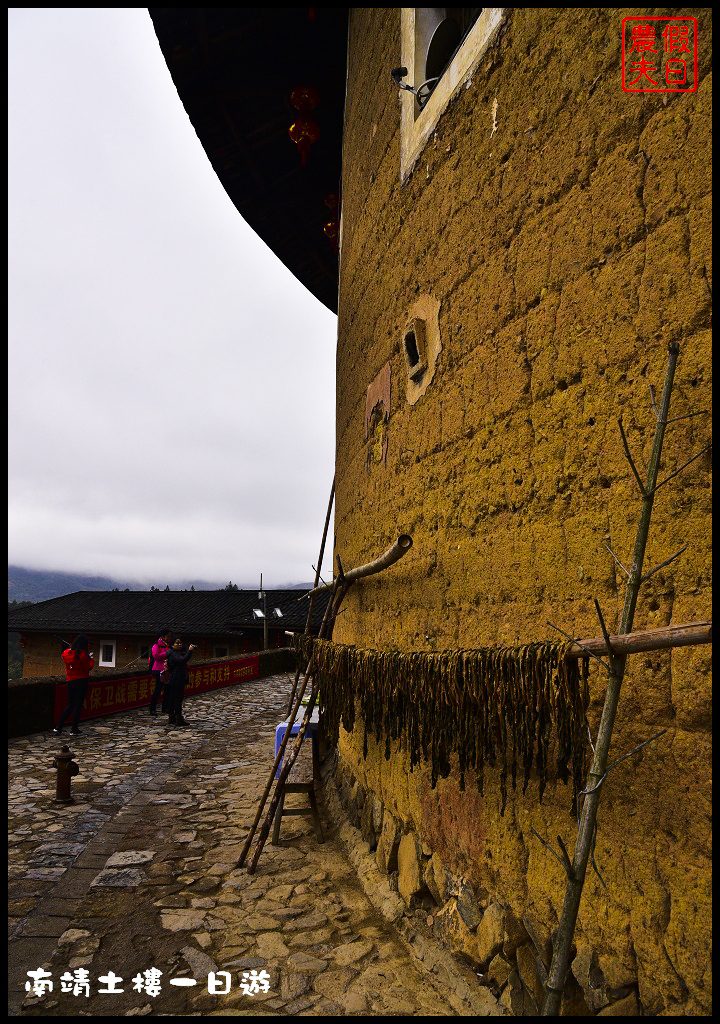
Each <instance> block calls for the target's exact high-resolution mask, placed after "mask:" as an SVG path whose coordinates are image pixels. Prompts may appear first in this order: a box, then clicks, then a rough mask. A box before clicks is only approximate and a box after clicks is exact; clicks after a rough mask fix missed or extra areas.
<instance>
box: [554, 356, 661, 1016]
mask: <svg viewBox="0 0 720 1024" xmlns="http://www.w3.org/2000/svg"><path fill="white" fill-rule="evenodd" d="M679 354H680V346H679V345H677V344H676V343H675V342H671V343H670V345H669V346H668V364H667V370H666V374H665V383H664V386H663V393H662V398H661V401H660V408H659V410H658V412H657V413H656V425H655V437H654V439H653V446H652V452H651V455H650V462H649V465H648V469H647V476H646V483H645V484H643V483H642V480H641V478H640V475H639V473H638V471H637V469H636V467H635V463H634V461H633V458H632V455H631V453H630V449H629V447H628V444H627V439H626V437H625V432H624V430H623V428H622V421H620V433H621V437H622V441H623V446H624V448H625V454H626V456H627V459H628V461H629V463H630V466H631V469H632V470H633V475H634V476H635V478H636V481H637V483H638V485H639V487H640V491H641V494H642V508H641V511H640V519H639V522H638V528H637V533H636V537H635V547H634V551H633V560H632V566H631V568H630V570H629V571H628V573H627V575H628V581H627V587H626V590H625V603H624V607H623V612H622V616H621V620H620V629H619V635H620V636H626V635H627V634H629V633H631V632H632V625H633V618H634V615H635V608H636V605H637V599H638V593H639V590H640V586H641V584H642V582H643V561H644V559H645V548H646V545H647V538H648V532H649V530H650V520H651V517H652V509H653V503H654V500H655V492H656V491H657V488H658V482H657V480H658V473H659V469H660V458H661V455H662V448H663V440H664V438H665V428H666V426H667V420H668V411H669V409H670V396H671V393H672V386H673V379H674V376H675V367H676V365H677V360H678V356H679ZM668 479H669V478H668ZM596 607H597V608H598V611H599V606H596ZM600 625H601V628H602V630H603V633H604V634H605V650H606V652H607V654H608V666H607V669H608V685H607V690H606V691H605V703H604V706H603V710H602V716H601V719H600V725H599V727H598V733H597V738H596V741H595V748H594V753H593V761H592V765H591V768H590V772H589V775H588V780H587V783H586V786H585V790H584V794H583V795H584V796H585V799H584V802H583V806H582V810H581V812H580V820H579V824H578V836H577V841H576V844H575V851H574V855H573V859H572V863H570V861H569V858H566V859H565V872H566V875H567V885H566V888H565V898H564V901H563V907H562V912H561V914H560V921H559V924H558V928H557V932H556V936H555V941H554V943H553V955H552V962H551V964H550V970H549V972H548V978H547V983H546V987H545V991H546V996H545V1002H544V1004H543V1008H542V1015H543V1016H544V1017H556V1016H557V1015H558V1014H559V1013H560V1007H561V1002H562V995H563V990H564V988H565V980H566V978H567V974H568V970H569V968H570V957H571V950H572V945H573V936H574V934H575V926H576V923H577V916H578V911H579V909H580V900H581V898H582V892H583V886H584V884H585V875H586V872H587V866H588V862H589V860H590V858H591V856H592V851H593V846H594V840H595V832H596V828H597V812H598V805H599V803H600V797H601V794H602V783H603V781H604V779H605V776H606V775H607V771H608V753H609V750H610V743H611V740H612V733H613V726H614V724H615V716H616V714H617V709H618V703H619V700H620V688H621V686H622V681H623V677H624V675H625V662H626V658H627V654H626V653H619V652H616V651H615V649H614V647H613V645H612V640H611V639H610V638H609V637H608V636H607V630H606V629H605V624H604V621H603V619H602V614H601V613H600ZM608 641H609V642H608Z"/></svg>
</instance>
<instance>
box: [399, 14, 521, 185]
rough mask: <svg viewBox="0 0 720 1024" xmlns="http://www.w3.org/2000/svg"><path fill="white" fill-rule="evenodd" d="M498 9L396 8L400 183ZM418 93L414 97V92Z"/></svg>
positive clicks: (493, 27) (478, 53) (471, 64)
mask: <svg viewBox="0 0 720 1024" xmlns="http://www.w3.org/2000/svg"><path fill="white" fill-rule="evenodd" d="M503 10H504V9H503V8H502V7H476V8H458V7H401V8H400V18H401V23H400V40H401V62H402V67H403V68H407V75H405V76H404V77H403V82H404V84H405V85H409V86H412V88H413V89H414V90H415V92H414V93H413V92H410V91H408V90H407V89H403V90H402V91H401V93H400V97H401V99H400V180H401V181H406V180H407V178H408V177H409V176H410V174H411V172H412V169H413V167H414V166H415V163H416V161H417V159H418V157H419V156H420V154H421V153H422V150H423V148H424V146H425V143H426V142H427V140H428V139H429V137H430V135H431V134H432V132H433V130H434V129H435V126H436V125H437V123H438V120H439V118H440V115H441V114H442V112H443V111H444V110H445V108H446V107H447V105H448V103H449V102H450V100H451V99H452V97H453V96H454V95H455V93H456V92H457V91H458V90H459V89H460V88H461V86H463V85H464V84H465V83H466V82H468V80H469V78H470V76H471V75H472V73H473V71H474V70H475V68H476V67H477V66H478V64H479V63H480V61H481V60H482V57H483V54H484V53H485V51H486V50H487V48H488V46H489V45H490V42H491V40H492V38H493V36H494V35H495V33H496V32H497V30H498V28H499V27H500V23H501V21H502V17H503ZM417 94H419V98H418V95H417Z"/></svg>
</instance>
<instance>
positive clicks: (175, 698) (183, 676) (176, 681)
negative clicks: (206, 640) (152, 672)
mask: <svg viewBox="0 0 720 1024" xmlns="http://www.w3.org/2000/svg"><path fill="white" fill-rule="evenodd" d="M194 650H195V644H190V646H189V647H188V648H187V650H186V649H185V645H184V644H183V642H182V640H181V639H180V637H176V639H175V640H174V641H173V645H172V647H171V648H170V650H169V651H168V656H167V673H168V680H167V687H166V689H167V697H166V701H167V710H168V722H169V724H170V726H176V725H187V724H188V723H187V722H186V721H185V719H184V718H183V714H182V702H183V693H184V692H185V683H186V682H187V677H188V668H187V663H188V662H189V661H190V658H191V657H192V652H193V651H194Z"/></svg>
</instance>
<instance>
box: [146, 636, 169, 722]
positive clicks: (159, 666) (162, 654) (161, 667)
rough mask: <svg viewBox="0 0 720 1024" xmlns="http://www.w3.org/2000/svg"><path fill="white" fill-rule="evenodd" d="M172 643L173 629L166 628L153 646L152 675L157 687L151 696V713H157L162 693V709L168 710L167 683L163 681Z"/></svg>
mask: <svg viewBox="0 0 720 1024" xmlns="http://www.w3.org/2000/svg"><path fill="white" fill-rule="evenodd" d="M171 643H172V631H171V630H169V629H164V630H163V631H162V633H161V634H160V636H159V637H158V639H157V641H156V643H154V644H153V646H152V651H151V654H152V657H153V666H152V677H153V679H154V680H155V689H154V691H153V695H152V697H151V698H150V714H151V715H156V714H157V703H158V698H159V697H160V695H161V694H162V710H163V711H167V696H166V693H165V683H164V681H163V675H162V674H163V672H164V671H165V669H166V668H167V656H168V651H169V650H170V644H171Z"/></svg>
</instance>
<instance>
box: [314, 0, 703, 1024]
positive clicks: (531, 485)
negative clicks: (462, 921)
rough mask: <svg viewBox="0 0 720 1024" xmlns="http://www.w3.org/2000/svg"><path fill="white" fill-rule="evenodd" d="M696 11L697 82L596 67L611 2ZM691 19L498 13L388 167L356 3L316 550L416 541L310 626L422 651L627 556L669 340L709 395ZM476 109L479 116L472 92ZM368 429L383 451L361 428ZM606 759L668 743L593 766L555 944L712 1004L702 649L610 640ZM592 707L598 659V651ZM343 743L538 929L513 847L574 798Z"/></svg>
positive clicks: (649, 984)
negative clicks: (431, 368) (657, 735)
mask: <svg viewBox="0 0 720 1024" xmlns="http://www.w3.org/2000/svg"><path fill="white" fill-rule="evenodd" d="M631 13H632V14H642V13H646V14H653V13H654V14H670V13H672V14H676V13H677V14H692V15H694V16H697V17H698V18H699V39H700V46H701V63H700V88H699V91H698V92H697V93H696V94H689V95H678V96H675V95H668V96H666V97H663V96H635V95H628V94H625V93H624V92H622V90H621V87H620V21H621V18H622V17H623V16H624V15H626V14H631ZM709 54H710V19H709V10H708V9H703V10H700V9H682V10H679V9H678V10H672V11H670V10H665V9H663V10H657V11H654V10H650V9H637V8H633V9H629V8H628V9H627V10H624V9H620V8H618V9H593V10H586V9H572V10H570V9H512V10H510V11H508V12H507V17H506V21H505V24H504V27H503V29H502V30H501V33H500V36H499V38H498V39H497V41H496V43H495V45H494V46H493V47H491V49H490V51H489V52H488V54H487V55H486V57H485V58H484V59H483V61H482V63H481V65H480V67H479V68H478V70H477V71H476V73H475V74H474V75H473V78H472V82H471V84H470V86H469V87H468V88H467V89H466V88H462V89H461V91H460V93H459V95H458V96H457V97H456V98H455V99H454V100H453V101H452V102H451V104H450V106H449V107H448V109H447V110H446V111H445V113H444V114H443V115H442V116H441V118H440V121H439V123H438V126H437V130H436V132H435V134H434V136H432V137H431V138H430V141H429V142H428V144H427V146H426V147H425V150H424V151H423V153H422V155H421V158H420V160H419V161H418V164H417V166H416V167H415V170H414V172H413V174H412V176H411V177H410V179H409V181H408V182H407V183H406V184H405V185H402V186H401V184H400V153H399V123H400V119H399V102H398V93H397V89H395V88H394V87H393V84H392V81H391V79H390V69H391V68H393V67H396V66H397V65H399V64H400V63H401V61H400V9H399V8H386V9H354V10H353V11H352V14H351V22H350V42H349V73H348V94H347V107H346V125H345V139H344V154H343V165H344V172H343V213H342V216H343V238H342V257H341V274H340V304H339V308H340V312H339V344H338V356H337V497H336V519H335V530H336V550H337V552H339V553H340V555H341V557H342V561H343V564H344V565H345V566H346V567H349V566H353V565H355V564H359V563H361V562H365V561H367V560H368V559H369V558H371V557H374V556H375V555H377V554H379V553H380V552H381V551H382V550H383V549H384V548H385V547H386V546H387V545H388V544H389V543H390V542H391V541H392V540H393V539H394V538H395V537H396V536H397V535H398V534H399V533H400V532H408V533H411V534H412V536H413V539H414V546H413V548H412V550H411V552H410V553H409V554H408V556H407V557H406V558H405V559H404V560H403V561H402V562H401V563H400V564H399V565H398V566H397V567H395V568H394V569H391V570H389V571H388V572H387V573H385V574H383V575H382V576H378V577H376V578H374V579H373V580H369V581H367V582H366V583H362V584H359V585H358V586H357V587H356V588H355V589H354V590H353V591H351V593H350V595H349V597H348V598H347V600H346V604H345V611H344V613H343V614H342V615H341V616H340V617H339V619H338V622H337V625H336V629H335V636H334V639H335V640H337V641H339V642H343V643H355V644H358V645H359V646H367V647H375V648H381V649H387V648H392V647H398V648H401V649H403V650H409V649H419V650H432V649H441V648H447V647H476V646H481V645H489V644H495V643H498V642H506V643H513V644H514V643H524V642H527V641H532V640H540V639H543V638H547V637H549V636H554V634H553V633H552V631H551V630H550V628H549V627H548V626H547V624H546V620H548V619H552V620H553V621H554V622H556V623H558V624H559V625H560V626H562V627H563V628H564V629H566V630H568V631H569V632H571V633H573V634H574V635H576V636H583V635H584V636H588V635H590V636H592V635H596V634H597V633H598V626H597V623H596V620H595V617H594V612H593V606H592V598H593V597H595V596H597V597H598V598H599V599H600V602H601V604H602V606H603V608H604V609H605V614H606V618H607V619H608V620H609V622H610V624H611V625H612V624H614V623H616V621H617V617H618V615H619V612H620V609H621V606H622V589H621V588H622V578H621V574H620V572H619V570H618V569H617V567H616V566H615V565H614V563H613V561H612V559H611V556H610V555H609V554H608V552H607V551H606V549H605V547H604V545H605V543H606V542H607V543H609V544H610V545H611V546H612V548H613V549H614V550H615V551H616V552H617V553H618V555H619V556H620V558H621V559H622V558H625V559H628V560H629V559H630V553H631V550H632V544H633V539H634V534H635V527H636V523H637V517H638V510H639V503H638V500H637V499H638V494H637V491H636V486H635V483H634V481H633V478H632V476H631V473H630V471H629V469H628V465H627V463H626V461H625V459H624V457H623V454H622V447H621V444H620V439H619V435H618V430H617V423H616V418H617V416H618V415H620V414H622V416H623V419H624V423H625V425H626V428H627V430H628V434H629V437H630V441H631V445H632V448H633V450H634V451H635V453H636V454H637V457H638V459H639V460H641V461H642V459H643V457H646V456H647V454H648V451H649V446H650V444H651V439H652V433H653V427H654V421H653V416H652V412H651V408H650V402H649V390H648V385H649V384H654V385H655V387H656V388H657V389H658V390H659V389H660V388H661V386H662V380H663V377H664V371H665V365H666V359H667V343H668V342H669V341H671V340H674V341H678V342H679V343H680V345H681V356H680V361H679V365H678V371H677V375H676V384H675V389H674V393H673V402H672V413H673V414H675V415H680V414H682V413H685V412H688V411H694V410H697V409H707V408H708V407H709V402H710V335H709V323H710V285H711V266H710V194H709V193H710V121H709V114H710V86H711V75H710V72H709ZM495 100H497V113H496V118H497V129H496V131H495V132H494V134H491V132H492V125H493V116H492V108H493V104H494V101H495ZM423 294H429V295H431V296H432V297H433V298H434V299H436V300H438V301H439V302H440V331H441V340H442V351H441V353H440V357H439V360H438V364H437V367H436V370H435V376H434V379H433V381H432V383H431V385H430V387H429V388H428V390H427V392H426V394H425V395H424V396H423V397H422V398H421V399H420V400H419V401H418V402H417V403H416V404H415V405H413V406H410V405H409V404H408V402H407V400H406V396H405V381H406V379H407V371H406V366H405V361H404V357H403V353H402V350H401V347H400V346H401V331H402V328H403V326H404V324H405V322H406V319H407V316H408V310H409V309H410V307H411V306H412V304H413V303H414V302H415V301H416V299H417V298H418V296H419V295H423ZM388 361H389V363H390V367H391V373H392V401H391V406H392V408H391V411H390V417H389V421H388V423H387V424H386V425H385V429H386V430H387V441H388V443H387V459H386V463H384V462H383V461H382V460H381V459H378V458H375V457H374V456H373V451H372V450H371V451H370V453H369V454H368V446H372V445H373V444H374V439H373V437H372V436H371V437H370V438H369V440H366V439H365V430H364V414H365V397H366V389H367V387H368V385H369V384H370V382H371V381H373V380H374V379H375V377H376V376H377V374H378V373H379V371H381V370H382V368H383V367H384V365H385V364H386V363H387V362H388ZM709 429H710V424H709V420H708V419H707V418H706V417H697V418H692V419H685V420H682V421H680V422H678V423H676V424H673V425H672V426H671V427H670V429H669V431H668V436H667V440H666V445H665V455H664V466H665V467H666V469H667V471H670V470H671V469H672V468H674V467H675V466H677V465H679V464H680V463H681V462H683V461H685V459H686V458H688V457H689V455H690V454H692V453H693V452H695V451H696V450H697V449H698V448H699V447H702V445H703V444H704V443H705V441H706V440H707V438H708V436H709ZM376 447H377V445H376ZM709 476H710V463H709V457H703V458H701V459H699V460H698V461H697V462H695V463H694V464H693V465H692V466H691V467H690V468H689V469H688V470H686V471H685V472H684V473H683V474H682V476H680V477H679V478H678V479H676V480H674V481H672V482H671V483H670V484H668V485H667V487H665V488H663V489H662V490H661V491H660V492H659V493H658V497H657V501H656V505H655V510H654V514H653V523H652V529H651V533H650V543H649V547H648V553H647V562H646V564H647V565H653V564H656V563H658V562H661V561H663V560H664V559H665V558H666V557H668V556H669V555H670V554H671V553H673V552H674V551H676V550H677V549H678V548H680V547H681V546H682V545H683V544H686V543H687V544H688V549H687V551H686V553H685V554H684V555H683V556H682V558H681V559H680V560H679V561H678V562H677V563H674V564H673V565H672V566H671V567H670V568H669V569H668V570H667V571H662V572H660V573H658V574H657V575H656V576H654V577H653V578H652V580H651V581H650V582H649V584H648V585H647V586H646V587H645V588H644V590H643V593H642V596H641V598H640V601H639V604H638V609H637V614H636V619H635V628H637V629H643V628H652V627H657V626H661V625H664V624H667V623H669V622H671V621H672V622H675V623H680V622H689V621H692V620H697V619H705V618H709V617H710V489H709V486H710V481H709ZM628 664H629V670H628V674H627V678H626V682H625V685H624V690H623V695H622V700H621V705H620V709H619V714H618V719H617V727H616V731H615V737H614V742H613V747H612V752H611V756H612V755H613V754H615V755H617V754H619V753H621V752H623V751H625V750H627V749H629V748H630V747H632V746H634V745H635V744H637V743H638V742H640V741H641V740H643V739H645V738H647V737H648V736H650V735H652V734H653V732H657V731H658V730H659V729H661V728H666V729H668V732H667V734H666V735H665V736H664V737H663V738H662V739H661V740H660V741H658V742H657V743H656V744H654V745H653V746H651V747H650V748H649V749H648V750H647V752H646V753H645V754H644V756H642V757H641V758H639V759H635V761H637V762H638V763H633V762H630V763H628V764H627V765H624V766H623V767H621V768H619V769H618V770H617V771H616V772H614V773H613V774H612V776H611V777H610V779H609V781H608V783H607V784H606V787H605V791H604V795H603V801H602V804H601V810H600V834H599V838H598V845H597V857H598V862H599V864H600V866H601V870H602V871H603V874H604V877H605V879H606V881H607V885H608V888H607V890H603V889H602V887H601V885H600V883H599V882H598V880H597V878H596V877H595V876H594V875H592V876H589V877H588V882H587V885H586V891H585V896H584V899H583V904H582V908H581V913H580V921H579V927H578V945H579V946H582V945H583V944H587V945H589V946H590V947H592V948H593V949H594V950H596V951H597V953H598V954H599V955H600V956H606V957H609V958H610V960H611V961H612V969H613V970H615V971H616V972H617V973H618V975H623V973H625V974H627V975H628V977H635V976H637V978H638V982H639V994H640V999H641V1003H642V1005H643V1007H644V1011H645V1013H649V1014H670V1013H680V1014H699V1013H707V1012H709V998H710V992H709V922H710V904H709V826H708V814H709V807H710V804H709V799H710V793H709V784H710V735H709V725H710V680H709V665H710V649H709V648H705V647H701V648H694V649H685V650H678V651H674V652H672V654H670V653H658V654H650V655H638V656H635V657H633V658H631V659H630V661H629V663H628ZM592 684H593V705H592V717H593V721H596V720H597V714H598V709H599V706H600V699H601V696H602V684H603V678H602V677H601V676H599V675H598V674H597V673H596V672H595V670H593V671H592ZM341 757H342V758H343V760H344V762H345V763H346V764H347V765H349V766H351V767H352V769H353V771H354V772H355V773H356V775H357V776H358V777H359V778H360V779H361V781H362V782H363V783H365V784H368V785H370V787H371V788H372V789H373V790H374V791H375V792H377V793H378V794H379V795H380V796H381V798H382V800H383V801H384V802H385V803H386V805H387V806H388V807H389V808H391V809H392V810H394V811H395V812H396V813H397V815H398V816H399V817H401V818H402V819H403V820H404V821H405V822H406V823H408V824H410V825H411V826H412V827H413V828H414V829H416V830H417V831H418V832H419V833H420V835H421V836H422V839H423V841H424V842H425V843H426V844H427V845H428V846H429V847H430V848H432V849H433V850H436V851H437V852H438V853H440V855H441V856H442V858H443V859H444V860H445V861H446V862H447V863H448V866H449V867H450V868H451V869H452V870H453V871H455V872H456V873H460V874H464V875H465V876H466V877H467V878H468V879H469V880H470V881H471V882H472V883H473V884H475V885H476V886H477V887H478V888H479V889H480V890H483V889H484V890H486V891H487V892H489V893H491V894H492V896H493V897H494V898H498V899H500V900H501V901H502V902H504V903H506V904H507V905H509V906H511V907H512V908H513V909H514V910H515V911H516V912H518V913H525V912H529V913H532V914H533V915H534V916H536V917H537V918H539V919H541V920H543V921H545V922H546V923H547V924H548V926H550V927H552V926H553V925H554V923H555V922H556V920H557V910H558V907H559V905H560V903H561V898H562V893H563V890H564V876H563V874H562V869H561V868H560V866H559V865H558V864H556V863H555V862H554V861H553V860H552V859H551V858H550V857H549V856H548V854H547V853H546V852H545V851H544V850H543V849H542V848H541V846H540V844H539V843H538V842H537V841H536V840H535V839H533V838H532V837H531V835H530V829H531V827H535V828H536V829H537V830H538V831H539V832H540V834H541V835H543V836H547V837H554V836H555V835H556V834H561V835H563V836H564V838H565V840H566V841H567V842H568V843H569V845H570V846H571V847H572V842H573V835H574V832H573V822H572V819H571V818H570V816H569V813H568V807H569V800H570V794H569V791H567V790H566V789H564V788H563V787H562V786H561V787H559V788H558V789H557V790H555V791H552V790H550V791H548V792H547V794H546V797H545V799H544V801H543V804H542V805H539V804H538V800H537V787H535V788H533V786H532V785H531V787H530V789H529V790H528V793H527V794H526V796H525V797H522V796H519V795H517V796H516V797H515V798H514V799H512V800H511V801H510V803H509V807H508V810H507V812H506V814H505V816H504V817H503V818H501V817H500V815H499V799H498V794H497V790H496V787H495V786H494V784H492V783H491V785H490V786H489V788H488V790H487V791H486V794H485V797H484V798H481V797H480V796H479V795H478V794H477V793H476V792H473V791H472V790H468V791H467V792H465V793H464V794H461V793H460V792H459V790H458V787H457V784H456V782H455V780H454V779H453V778H452V777H451V778H450V779H448V780H445V781H442V782H440V784H439V785H438V787H437V789H436V790H435V791H432V790H431V789H430V786H429V781H428V775H427V773H426V772H424V771H417V770H416V771H415V772H414V773H413V774H412V775H411V774H410V773H409V771H408V768H407V762H406V759H405V757H404V755H403V753H402V751H399V750H394V751H393V757H392V759H391V761H390V763H387V762H385V760H384V758H383V756H382V752H381V751H378V750H377V749H375V748H374V747H371V751H370V754H369V756H368V759H367V761H364V760H363V758H362V745H361V736H360V733H359V730H356V733H355V735H354V736H348V735H347V734H345V735H343V737H342V741H341Z"/></svg>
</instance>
